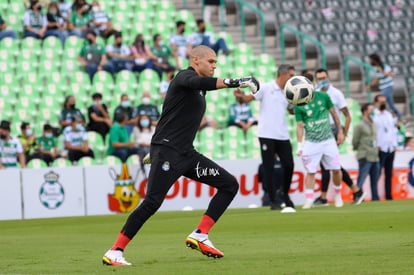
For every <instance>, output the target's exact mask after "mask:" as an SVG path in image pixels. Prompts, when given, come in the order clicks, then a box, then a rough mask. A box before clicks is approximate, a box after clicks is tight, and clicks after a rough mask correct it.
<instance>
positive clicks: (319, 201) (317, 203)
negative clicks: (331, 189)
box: [313, 197, 329, 206]
mask: <svg viewBox="0 0 414 275" xmlns="http://www.w3.org/2000/svg"><path fill="white" fill-rule="evenodd" d="M313 205H314V206H328V205H329V203H328V200H327V199H322V198H321V197H319V198H317V199H316V200H315V201H314V202H313Z"/></svg>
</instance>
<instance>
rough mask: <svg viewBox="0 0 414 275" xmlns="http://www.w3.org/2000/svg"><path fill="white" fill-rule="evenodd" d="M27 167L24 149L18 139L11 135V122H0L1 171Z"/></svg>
mask: <svg viewBox="0 0 414 275" xmlns="http://www.w3.org/2000/svg"><path fill="white" fill-rule="evenodd" d="M17 163H19V164H20V166H21V168H25V167H26V160H25V157H24V154H23V148H22V145H21V143H20V141H19V139H18V138H16V137H13V136H11V135H10V122H9V121H5V120H2V121H1V122H0V169H6V168H10V167H17Z"/></svg>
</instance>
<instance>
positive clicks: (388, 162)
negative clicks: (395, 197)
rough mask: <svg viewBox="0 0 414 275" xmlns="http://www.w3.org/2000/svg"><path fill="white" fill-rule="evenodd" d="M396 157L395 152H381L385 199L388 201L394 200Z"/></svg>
mask: <svg viewBox="0 0 414 275" xmlns="http://www.w3.org/2000/svg"><path fill="white" fill-rule="evenodd" d="M394 157H395V152H383V151H380V152H379V159H380V171H381V169H382V168H384V176H385V181H384V183H385V199H387V200H392V170H393V168H394ZM380 174H381V172H380Z"/></svg>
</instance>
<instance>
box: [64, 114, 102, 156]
mask: <svg viewBox="0 0 414 275" xmlns="http://www.w3.org/2000/svg"><path fill="white" fill-rule="evenodd" d="M82 121H83V120H82V118H81V117H79V116H73V117H72V118H71V123H70V125H69V126H67V127H66V128H65V129H64V130H63V141H64V145H65V149H66V150H67V151H68V159H69V160H70V161H71V162H72V163H73V162H77V161H78V160H79V159H81V158H82V157H91V158H94V157H95V155H94V153H93V151H92V149H90V148H89V144H88V135H87V133H86V131H85V128H84V127H83V126H82Z"/></svg>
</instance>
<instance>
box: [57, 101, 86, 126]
mask: <svg viewBox="0 0 414 275" xmlns="http://www.w3.org/2000/svg"><path fill="white" fill-rule="evenodd" d="M74 116H78V117H80V118H81V119H82V125H84V124H85V116H84V115H83V114H82V112H81V111H80V110H79V109H78V108H76V99H75V97H74V96H73V95H70V96H67V97H66V98H65V101H64V102H63V108H62V111H61V112H60V117H59V124H60V126H61V128H62V130H63V129H64V128H65V127H66V126H69V125H71V122H72V121H71V119H72V117H74Z"/></svg>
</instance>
